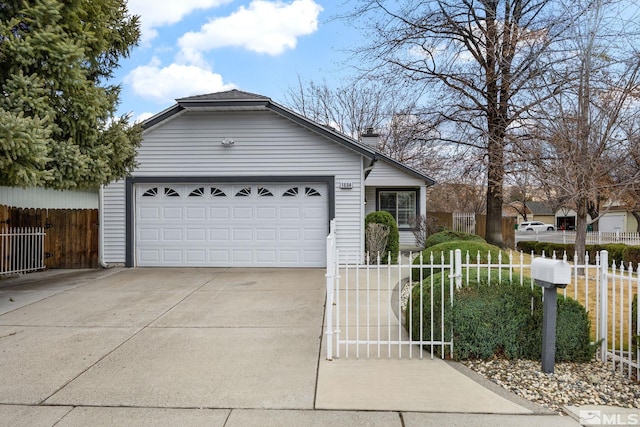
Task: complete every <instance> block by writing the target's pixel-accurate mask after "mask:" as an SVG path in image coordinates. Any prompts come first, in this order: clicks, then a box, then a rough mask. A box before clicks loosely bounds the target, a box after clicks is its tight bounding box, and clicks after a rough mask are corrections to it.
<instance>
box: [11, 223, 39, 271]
mask: <svg viewBox="0 0 640 427" xmlns="http://www.w3.org/2000/svg"><path fill="white" fill-rule="evenodd" d="M44 236H45V232H44V229H43V228H42V227H11V228H10V227H4V228H0V275H7V274H16V273H27V272H29V271H37V270H42V269H44V268H45V265H44Z"/></svg>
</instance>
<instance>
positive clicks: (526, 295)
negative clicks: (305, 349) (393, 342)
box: [406, 269, 596, 362]
mask: <svg viewBox="0 0 640 427" xmlns="http://www.w3.org/2000/svg"><path fill="white" fill-rule="evenodd" d="M441 278H442V277H441V273H438V274H437V275H434V276H432V277H430V278H429V279H427V280H424V281H423V283H422V285H419V286H415V287H414V288H413V290H412V301H411V305H410V306H409V305H408V306H407V310H406V319H407V325H406V327H407V329H408V330H409V329H411V331H412V336H413V338H414V339H415V340H417V339H419V336H420V313H421V311H420V301H421V300H422V302H423V304H424V307H431V303H432V301H433V304H434V311H433V312H434V313H435V314H434V317H435V319H433V326H434V339H435V340H440V338H441V334H442V330H441V324H440V318H441V309H442V307H443V305H442V303H443V301H444V318H445V331H444V336H445V340H450V339H451V334H452V332H451V331H452V330H453V342H454V345H453V358H454V359H456V360H463V359H474V358H479V359H490V358H493V357H505V358H524V359H531V360H540V357H541V349H542V300H541V294H542V291H541V289H540V288H538V287H534V288H533V289H532V288H531V286H530V285H528V284H526V285H524V286H523V285H520V280H521V278H520V277H519V276H514V278H513V282H510V281H509V277H508V271H504V270H503V273H502V277H501V279H502V280H500V278H499V274H498V271H497V270H492V271H491V279H489V270H488V269H483V270H481V274H480V276H479V277H476V272H473V274H472V277H470V278H469V284H468V285H467V279H466V278H463V283H464V285H463V287H462V288H461V289H454V303H453V306H451V301H450V288H449V286H448V285H447V286H445V288H444V298H443V295H442V287H441V286H440V283H441V282H440V280H441ZM522 280H523V281H524V283H530V278H529V277H523V278H522ZM432 283H436V284H437V285H438V286H433V285H432ZM445 283H447V284H448V281H447V280H445ZM532 306H533V312H532ZM410 307H411V308H410ZM409 319H411V322H409ZM431 321H432V319H431V311H430V310H428V309H425V310H423V311H422V322H423V323H422V324H423V325H426V326H425V327H424V329H423V339H424V340H425V341H426V340H430V339H431V336H430V334H431ZM557 322H558V323H557V336H556V346H557V347H556V348H557V350H556V361H558V362H561V361H573V362H584V361H588V360H591V359H592V358H593V356H594V354H595V351H596V347H595V346H594V345H592V344H591V340H590V322H589V318H588V316H587V313H586V310H585V309H584V307H582V306H581V305H580V304H579V303H577V302H576V301H574V300H572V299H570V298H567V299H565V298H563V297H559V298H558V317H557ZM427 348H429V346H427ZM435 349H436V350H437V351H438V353H439V351H440V347H436V348H435Z"/></svg>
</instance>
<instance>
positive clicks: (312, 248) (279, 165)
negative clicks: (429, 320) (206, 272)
mask: <svg viewBox="0 0 640 427" xmlns="http://www.w3.org/2000/svg"><path fill="white" fill-rule="evenodd" d="M143 127H144V132H143V141H142V144H141V146H140V148H139V150H138V156H137V162H138V167H137V169H136V170H135V171H134V172H133V173H132V174H131V176H130V177H129V178H127V179H126V180H122V181H118V182H114V183H111V184H110V185H108V186H106V187H105V188H104V189H103V190H102V200H103V202H104V204H103V206H104V212H103V218H104V220H103V221H102V230H101V231H102V233H101V235H102V236H103V243H104V246H103V247H104V250H103V261H104V262H106V263H108V264H124V265H126V266H130V267H132V266H211V267H214V266H219V267H228V266H232V267H260V266H277V267H280V266H281V267H322V266H324V265H325V257H326V236H327V234H328V232H329V222H330V220H331V219H333V218H335V220H336V225H337V248H338V250H339V251H340V252H341V253H343V254H345V253H350V254H352V256H357V255H355V254H362V253H363V251H364V231H363V228H364V217H365V214H366V213H367V212H369V211H373V210H377V209H384V210H388V211H390V212H391V213H392V215H394V216H395V217H396V218H398V220H399V223H400V224H399V225H400V229H401V230H402V231H401V241H402V242H403V243H404V244H405V245H411V246H415V240H414V238H413V233H412V232H411V231H410V229H409V228H408V224H407V218H409V217H410V216H415V215H420V214H424V213H425V212H426V206H425V205H426V187H427V186H429V185H432V184H434V181H433V180H432V179H431V178H429V177H428V176H426V175H424V174H422V173H420V172H417V171H415V170H413V169H410V168H408V167H406V166H404V165H402V164H400V163H398V162H397V161H395V160H392V159H391V158H389V157H387V156H385V155H383V154H381V153H379V152H378V151H376V150H375V149H374V148H372V147H370V146H368V145H366V144H365V143H360V142H358V141H356V140H354V139H351V138H349V137H347V136H345V135H343V134H340V133H338V132H336V131H334V130H332V129H330V128H327V127H325V126H322V125H319V124H318V123H315V122H313V121H311V120H309V119H307V118H304V117H302V116H300V115H299V114H297V113H294V112H292V111H291V110H288V109H287V108H285V107H282V106H281V105H278V104H277V103H275V102H273V101H272V100H271V99H269V98H267V97H264V96H261V95H256V94H252V93H247V92H242V91H237V90H232V91H228V92H220V93H213V94H209V95H201V96H193V97H188V98H182V99H178V100H177V104H176V105H174V106H173V107H171V108H169V109H167V110H165V111H163V112H161V113H159V114H157V115H155V116H154V117H152V118H150V119H148V120H147V121H145V122H144V124H143Z"/></svg>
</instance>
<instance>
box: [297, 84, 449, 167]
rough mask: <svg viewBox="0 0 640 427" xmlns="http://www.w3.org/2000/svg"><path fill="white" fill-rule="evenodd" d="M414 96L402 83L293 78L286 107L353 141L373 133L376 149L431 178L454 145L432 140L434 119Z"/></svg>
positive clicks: (436, 129)
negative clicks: (336, 82) (341, 82)
mask: <svg viewBox="0 0 640 427" xmlns="http://www.w3.org/2000/svg"><path fill="white" fill-rule="evenodd" d="M418 98H419V95H416V94H415V93H409V92H407V90H406V88H403V87H392V86H390V85H382V84H379V83H375V82H372V81H367V80H357V81H355V82H347V83H345V84H344V85H341V86H338V87H335V88H334V87H329V86H328V85H327V83H326V82H323V83H321V84H318V83H315V82H313V81H309V82H303V81H302V80H300V79H299V80H298V86H297V87H296V88H290V89H289V90H288V92H287V94H286V103H287V104H288V106H289V107H290V108H292V109H294V110H296V111H298V112H299V113H300V114H302V115H304V116H305V117H308V118H310V119H312V120H314V121H316V122H318V123H321V124H324V125H327V126H330V127H332V128H333V129H336V130H338V131H340V132H342V133H344V134H346V135H348V136H350V137H352V138H354V139H358V138H359V137H360V135H362V134H363V133H364V132H365V130H366V129H369V128H372V129H375V131H376V133H377V134H378V135H379V138H380V140H379V144H378V146H377V147H376V148H377V149H379V150H380V151H382V152H383V153H385V154H387V155H388V156H390V157H392V158H394V159H396V160H398V161H400V162H403V163H404V164H406V165H408V166H412V167H414V168H415V169H418V170H421V171H424V172H425V173H428V174H429V175H431V176H434V177H437V176H438V175H440V173H441V172H442V171H444V170H448V169H449V168H448V167H447V164H448V163H449V162H450V161H451V159H452V157H453V156H454V153H456V152H457V150H456V148H455V147H452V146H446V144H443V143H442V142H441V141H440V140H439V139H438V138H437V135H438V134H439V132H438V128H439V126H440V122H439V121H438V120H437V119H438V118H437V117H436V118H435V120H434V118H433V117H426V116H425V115H424V114H422V112H421V111H420V110H419V109H418V107H417V104H416V100H417V99H418Z"/></svg>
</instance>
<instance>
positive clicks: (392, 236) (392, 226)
mask: <svg viewBox="0 0 640 427" xmlns="http://www.w3.org/2000/svg"><path fill="white" fill-rule="evenodd" d="M369 223H378V224H384V225H386V226H388V227H389V236H388V237H387V247H386V248H385V250H384V253H381V254H380V258H381V261H382V263H383V264H386V263H387V261H388V254H389V253H391V263H392V264H394V263H396V262H398V253H399V252H400V233H399V232H398V224H396V220H395V219H394V218H393V215H391V214H390V213H389V212H386V211H376V212H371V213H369V214H368V215H367V216H366V217H365V218H364V229H365V230H366V229H367V226H368V225H369ZM365 243H366V242H365Z"/></svg>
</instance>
